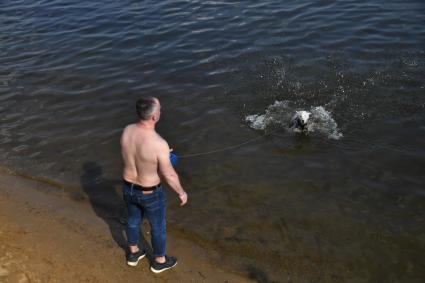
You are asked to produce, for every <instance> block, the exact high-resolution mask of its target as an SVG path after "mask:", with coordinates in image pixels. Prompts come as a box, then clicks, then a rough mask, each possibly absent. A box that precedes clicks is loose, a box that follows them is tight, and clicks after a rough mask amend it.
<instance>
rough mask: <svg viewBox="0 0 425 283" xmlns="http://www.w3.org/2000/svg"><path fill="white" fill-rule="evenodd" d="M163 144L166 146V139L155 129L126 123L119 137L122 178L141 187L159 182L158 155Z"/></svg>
mask: <svg viewBox="0 0 425 283" xmlns="http://www.w3.org/2000/svg"><path fill="white" fill-rule="evenodd" d="M164 146H166V147H168V145H167V144H166V141H165V140H164V139H163V138H161V136H159V135H158V134H157V133H156V132H155V131H152V130H148V129H144V128H143V127H141V126H139V125H138V124H131V125H128V126H127V127H126V128H125V129H124V132H123V135H122V138H121V149H122V156H123V159H124V172H123V178H124V180H126V181H128V182H131V183H135V184H139V185H141V186H143V187H151V186H155V185H157V184H159V183H160V177H159V174H158V157H159V155H160V150H161V148H163V147H164Z"/></svg>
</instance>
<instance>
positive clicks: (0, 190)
mask: <svg viewBox="0 0 425 283" xmlns="http://www.w3.org/2000/svg"><path fill="white" fill-rule="evenodd" d="M43 181H44V180H38V179H37V178H26V177H25V176H23V174H20V173H19V172H14V171H12V170H10V169H7V168H5V167H1V168H0V223H1V228H0V243H1V244H0V254H1V255H2V256H0V281H1V282H22V283H23V282H122V281H128V280H140V279H143V282H154V281H155V282H156V281H158V280H161V281H164V282H168V281H175V280H177V281H181V282H253V281H252V280H250V279H248V278H247V275H245V274H240V273H236V272H232V271H229V270H223V269H222V268H221V267H220V266H218V265H217V264H214V262H216V261H217V260H218V259H219V255H218V254H217V253H216V252H214V251H210V250H206V249H205V248H203V247H201V246H199V245H196V243H193V242H191V241H189V240H187V239H184V238H181V237H176V235H175V233H172V232H171V233H169V234H168V235H167V239H168V243H167V244H168V251H169V253H170V254H171V255H175V256H177V258H178V259H179V262H178V265H177V266H176V267H175V268H174V269H172V270H169V271H166V272H164V273H161V274H153V273H152V272H151V271H150V270H149V267H150V266H149V262H148V260H147V259H143V260H142V261H141V262H140V263H139V265H138V266H137V267H129V266H127V265H126V263H125V251H124V248H125V244H123V243H122V239H123V237H125V235H123V233H122V232H123V224H122V223H120V221H116V219H113V217H112V216H111V217H109V216H108V215H105V217H100V216H99V215H98V212H97V211H95V208H94V207H92V205H91V204H90V202H89V201H87V199H78V198H73V197H72V196H70V195H67V194H66V193H65V192H64V191H63V190H59V189H58V188H57V187H56V186H55V184H47V183H45V182H43ZM108 219H109V220H111V221H109V220H108ZM142 226H143V228H142V231H143V236H144V238H145V242H146V240H147V241H150V239H149V238H150V237H149V231H148V227H149V226H148V225H147V223H146V221H144V223H143V225H142ZM171 230H172V228H171ZM119 234H121V235H119ZM170 234H171V235H170ZM117 237H120V239H121V242H120V241H117ZM142 241H143V239H142ZM148 257H149V252H148ZM244 275H245V276H244Z"/></svg>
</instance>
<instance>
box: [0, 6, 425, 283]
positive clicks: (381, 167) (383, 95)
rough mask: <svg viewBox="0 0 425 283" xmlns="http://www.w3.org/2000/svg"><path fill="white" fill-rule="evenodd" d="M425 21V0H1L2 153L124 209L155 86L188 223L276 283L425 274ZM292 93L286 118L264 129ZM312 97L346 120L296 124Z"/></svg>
mask: <svg viewBox="0 0 425 283" xmlns="http://www.w3.org/2000/svg"><path fill="white" fill-rule="evenodd" d="M424 15H425V4H424V3H423V1H419V0H416V1H395V0H391V1H378V0H373V1H367V2H363V1H269V0H266V1H129V0H123V1H111V0H104V1H81V0H56V1H55V0H53V1H47V0H45V1H28V0H16V1H11V0H9V1H8V0H4V1H1V2H0V102H1V103H0V120H1V124H0V145H1V146H0V156H1V158H2V164H3V165H5V166H8V167H11V168H14V169H16V170H19V171H22V172H25V173H26V174H28V175H34V176H41V177H44V178H48V179H52V180H56V181H59V182H61V183H63V184H66V185H67V186H68V187H69V188H70V189H69V190H72V191H73V195H74V196H76V195H78V193H79V192H84V194H85V195H88V197H89V198H90V200H92V201H93V196H96V197H94V199H95V200H96V201H94V202H93V203H95V205H97V206H101V207H104V208H106V209H109V210H110V211H114V210H116V211H117V212H116V214H117V217H119V214H120V212H119V211H121V208H120V207H119V206H120V204H117V203H120V201H119V198H118V196H119V185H118V184H119V179H120V173H121V167H122V163H121V158H120V152H119V136H120V133H121V130H122V128H123V127H124V126H125V125H127V124H128V123H131V122H133V121H135V118H136V116H135V109H134V108H135V106H134V104H135V101H136V99H137V98H139V97H141V96H143V95H154V96H157V97H158V98H159V99H160V100H161V102H162V104H163V114H162V118H161V122H160V124H159V129H158V130H159V132H160V133H161V134H162V135H163V136H164V137H165V138H166V139H167V140H168V142H169V143H170V145H171V146H172V147H173V148H174V149H175V150H176V151H177V152H178V153H179V154H180V155H182V158H181V159H180V162H179V165H178V167H177V170H178V171H179V173H180V174H181V177H182V181H183V184H184V186H185V187H186V189H187V191H188V192H189V195H190V204H189V205H188V206H187V207H185V208H182V209H180V208H178V205H177V199H176V198H175V196H174V194H173V193H172V192H170V193H169V196H168V198H169V200H170V207H169V223H170V227H172V229H171V230H172V231H174V232H173V233H178V234H179V235H181V236H184V237H187V238H189V239H192V240H193V241H195V242H197V243H198V244H201V245H203V246H205V247H208V248H210V249H214V250H215V251H217V252H218V253H219V254H221V256H222V260H221V261H220V263H219V264H220V265H222V266H223V267H225V268H229V269H234V270H237V271H241V272H244V273H246V274H247V275H249V276H251V277H252V278H254V279H256V280H258V281H261V282H269V281H278V282H421V281H422V280H423V278H425V264H424V263H425V256H424V254H425V249H424V247H425V229H424V227H425V215H424V214H425V204H424V203H425V202H424V201H425V190H424V188H425V177H424V168H425V142H424V140H425V123H424V122H425V114H424V110H425V98H424V94H425V93H424V91H425V89H424V88H425V76H424V75H425V72H424V71H425V50H424V46H425V29H424V27H425V17H424ZM276 101H277V102H278V103H279V102H282V101H285V103H287V104H286V105H287V106H285V107H283V108H279V109H277V111H276V112H274V114H273V115H275V116H273V117H274V118H276V119H277V121H278V123H272V124H270V125H268V126H267V127H257V128H254V129H253V128H252V127H250V124H249V123H247V122H246V119H247V117H250V116H251V115H265V113H267V111H268V109H271V108H270V107H273V105H275V102H276ZM311 109H323V111H322V110H321V112H320V113H328V115H330V116H329V117H331V118H332V121H333V123H334V124H332V125H331V126H329V125H327V124H326V125H321V126H320V125H319V126H317V125H316V126H315V127H316V128H314V129H315V131H311V132H309V133H308V134H300V133H296V132H293V131H292V130H290V129H289V128H288V123H289V121H288V117H291V116H292V115H293V114H294V113H295V111H298V110H306V111H310V110H311ZM276 115H277V116H276ZM326 119H327V118H326ZM326 119H325V120H326ZM320 121H321V120H320ZM326 121H328V120H326ZM329 121H330V120H329ZM317 127H319V128H317ZM333 130H334V131H336V133H337V134H340V136H338V139H335V138H330V136H332V135H331V134H332V131H333ZM246 141H251V142H249V143H245V144H244V145H243V146H240V147H235V146H234V145H239V144H241V143H244V142H246ZM226 147H230V149H229V150H227V151H222V152H215V153H213V154H209V155H198V156H186V158H183V157H184V155H188V154H192V153H195V154H197V153H204V152H208V151H215V150H217V149H223V148H226ZM71 188H73V189H71Z"/></svg>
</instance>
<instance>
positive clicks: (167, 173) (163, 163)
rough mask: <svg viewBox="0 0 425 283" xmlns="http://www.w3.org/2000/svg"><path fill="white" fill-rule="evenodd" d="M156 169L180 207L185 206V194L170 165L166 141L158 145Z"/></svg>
mask: <svg viewBox="0 0 425 283" xmlns="http://www.w3.org/2000/svg"><path fill="white" fill-rule="evenodd" d="M158 167H159V172H160V174H161V175H162V177H163V178H164V179H165V181H166V182H167V184H168V185H169V186H170V187H171V188H172V189H173V190H174V191H175V192H176V193H177V194H178V195H179V198H180V201H181V203H180V205H185V204H186V202H187V194H186V192H185V191H184V189H183V187H182V185H181V184H180V180H179V176H178V175H177V173H176V170H174V168H173V165H172V164H171V161H170V148H169V146H168V144H167V142H166V141H162V142H161V143H160V145H159V152H158Z"/></svg>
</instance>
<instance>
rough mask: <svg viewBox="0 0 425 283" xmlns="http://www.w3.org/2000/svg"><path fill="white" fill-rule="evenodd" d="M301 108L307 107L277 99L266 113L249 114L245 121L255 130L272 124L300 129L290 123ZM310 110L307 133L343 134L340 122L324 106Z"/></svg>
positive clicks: (333, 137)
mask: <svg viewBox="0 0 425 283" xmlns="http://www.w3.org/2000/svg"><path fill="white" fill-rule="evenodd" d="M300 110H305V109H297V108H295V107H291V103H290V102H289V101H275V102H274V104H272V105H270V106H269V107H267V109H266V111H265V113H264V114H254V115H248V116H246V117H245V121H246V122H247V123H248V124H249V126H250V127H251V128H253V129H255V130H265V129H266V128H268V127H271V126H278V127H282V128H284V129H287V130H292V131H299V130H297V129H290V128H289V125H290V121H291V118H292V117H293V115H294V113H295V112H296V111H300ZM308 111H309V112H310V113H311V116H310V119H309V120H308V123H307V127H306V131H307V133H312V132H318V133H320V134H324V135H326V136H327V137H328V138H330V139H335V140H338V139H340V138H341V137H342V136H343V135H342V133H340V132H339V130H338V124H337V123H336V122H335V120H334V119H333V118H332V115H331V113H330V112H329V111H327V110H326V109H325V108H324V107H323V106H317V107H311V108H310V109H309V110H308Z"/></svg>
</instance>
